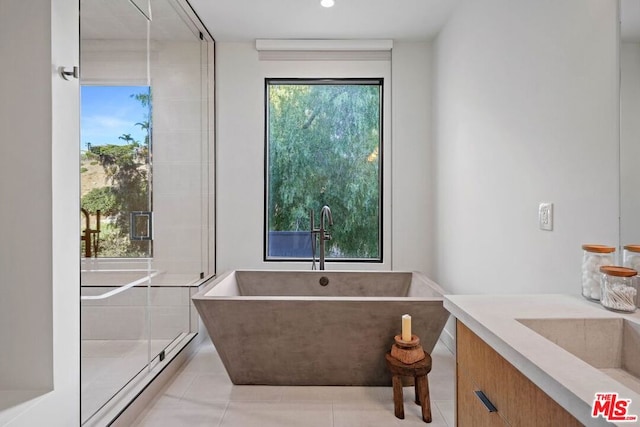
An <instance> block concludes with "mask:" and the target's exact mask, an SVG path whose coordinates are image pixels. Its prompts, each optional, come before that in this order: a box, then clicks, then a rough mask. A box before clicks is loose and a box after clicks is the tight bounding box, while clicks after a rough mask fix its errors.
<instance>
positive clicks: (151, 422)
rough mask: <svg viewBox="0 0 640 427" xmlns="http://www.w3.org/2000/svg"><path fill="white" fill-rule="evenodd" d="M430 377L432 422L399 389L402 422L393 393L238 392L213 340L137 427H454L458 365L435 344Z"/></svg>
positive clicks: (327, 389) (409, 391) (410, 393)
mask: <svg viewBox="0 0 640 427" xmlns="http://www.w3.org/2000/svg"><path fill="white" fill-rule="evenodd" d="M431 357H432V359H433V369H432V372H431V373H430V374H429V391H430V395H431V412H432V417H433V421H432V423H431V424H425V423H424V422H423V421H422V415H421V410H420V406H418V405H416V404H415V403H414V401H413V399H414V390H413V387H405V388H404V411H405V419H404V420H399V419H398V418H396V417H395V416H394V412H393V393H392V390H391V387H338V386H308V387H293V386H292V387H285V386H237V385H233V384H232V383H231V381H230V380H229V377H228V376H227V373H226V371H225V370H224V366H223V365H222V362H221V361H220V358H219V357H218V354H217V353H216V351H215V348H214V347H213V345H212V344H211V342H210V341H207V342H205V343H204V344H202V346H201V347H200V348H199V349H198V352H197V353H196V355H195V356H194V357H193V358H192V359H191V360H190V361H189V362H188V363H187V364H185V366H184V367H183V368H182V369H181V370H180V372H178V374H177V375H176V376H175V377H174V378H173V379H172V380H171V381H170V383H169V384H167V386H166V387H165V388H164V390H163V391H162V392H161V393H160V395H159V396H158V397H157V398H156V399H155V400H154V401H153V402H152V403H151V404H150V405H149V407H148V408H146V410H145V411H144V412H143V413H142V414H141V415H140V417H138V419H137V420H136V424H135V425H136V426H149V427H163V426H172V427H180V426H200V425H203V426H204V425H206V426H215V427H252V426H256V427H271V426H273V427H286V426H294V427H297V426H305V427H308V426H310V427H315V426H318V427H357V426H363V427H364V426H366V427H378V426H379V427H387V426H404V427H409V426H424V425H429V426H432V427H453V426H454V425H455V422H454V411H455V404H454V398H455V395H454V393H455V391H454V390H455V385H454V384H455V359H454V357H453V355H452V354H451V353H450V352H449V350H448V349H447V348H446V347H445V346H444V345H443V344H442V343H441V342H438V344H437V345H436V347H435V349H434V350H433V352H432V354H431Z"/></svg>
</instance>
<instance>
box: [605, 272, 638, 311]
mask: <svg viewBox="0 0 640 427" xmlns="http://www.w3.org/2000/svg"><path fill="white" fill-rule="evenodd" d="M600 272H601V273H602V283H601V285H602V289H601V291H600V294H601V295H600V304H602V306H603V307H604V308H608V309H609V310H613V311H622V312H627V313H633V312H634V311H636V307H637V304H638V289H637V288H636V280H635V277H636V275H637V274H638V272H637V271H636V270H634V269H633V268H627V267H618V266H613V265H605V266H603V267H600Z"/></svg>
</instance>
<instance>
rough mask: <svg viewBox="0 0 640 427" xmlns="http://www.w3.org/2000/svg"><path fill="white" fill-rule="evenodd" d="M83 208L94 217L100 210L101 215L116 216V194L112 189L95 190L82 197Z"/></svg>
mask: <svg viewBox="0 0 640 427" xmlns="http://www.w3.org/2000/svg"><path fill="white" fill-rule="evenodd" d="M82 207H83V208H85V209H86V210H87V211H88V212H89V213H91V214H93V215H95V214H96V212H97V211H98V210H99V211H100V214H101V215H105V216H111V215H115V214H116V213H117V212H118V203H117V201H116V194H115V192H114V191H113V189H112V188H111V187H99V188H94V189H93V190H91V191H89V192H88V193H87V194H85V195H84V196H82Z"/></svg>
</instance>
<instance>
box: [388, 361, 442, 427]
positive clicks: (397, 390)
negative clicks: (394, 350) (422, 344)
mask: <svg viewBox="0 0 640 427" xmlns="http://www.w3.org/2000/svg"><path fill="white" fill-rule="evenodd" d="M424 354H425V358H424V359H422V360H419V361H417V362H416V363H413V364H411V365H406V364H404V363H402V362H401V361H399V360H398V359H395V358H394V357H391V354H390V353H387V354H386V355H385V358H386V360H387V367H388V368H389V371H390V372H391V381H392V383H393V406H394V409H395V415H396V417H397V418H400V419H404V405H403V395H402V378H401V377H413V378H414V379H415V393H416V400H415V402H416V403H417V404H418V405H420V406H422V420H423V421H424V422H425V423H430V422H431V403H430V401H429V379H428V378H427V374H429V372H431V356H430V355H429V353H427V352H426V351H425V352H424Z"/></svg>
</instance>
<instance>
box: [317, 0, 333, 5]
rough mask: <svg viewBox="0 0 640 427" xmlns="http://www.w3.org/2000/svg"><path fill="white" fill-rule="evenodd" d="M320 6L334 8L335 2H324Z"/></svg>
mask: <svg viewBox="0 0 640 427" xmlns="http://www.w3.org/2000/svg"><path fill="white" fill-rule="evenodd" d="M320 4H321V5H322V6H324V7H332V6H333V5H334V4H335V2H334V1H333V0H322V1H321V2H320Z"/></svg>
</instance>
